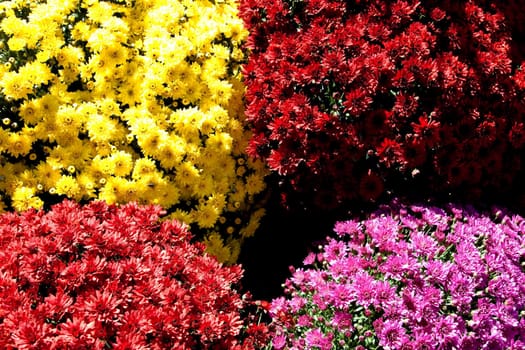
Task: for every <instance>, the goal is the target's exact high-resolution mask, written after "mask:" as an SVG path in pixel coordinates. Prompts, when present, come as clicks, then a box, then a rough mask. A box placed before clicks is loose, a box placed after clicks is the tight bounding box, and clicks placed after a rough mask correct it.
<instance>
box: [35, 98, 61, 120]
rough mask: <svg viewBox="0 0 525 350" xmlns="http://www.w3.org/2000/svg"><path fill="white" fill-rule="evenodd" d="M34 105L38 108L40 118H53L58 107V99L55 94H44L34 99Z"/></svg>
mask: <svg viewBox="0 0 525 350" xmlns="http://www.w3.org/2000/svg"><path fill="white" fill-rule="evenodd" d="M34 102H35V105H36V107H37V110H38V114H40V115H41V117H42V118H44V119H46V118H47V119H48V120H50V118H54V117H55V115H56V113H57V111H58V107H59V106H60V100H59V99H58V97H57V96H55V95H50V94H48V95H44V96H42V97H41V98H39V99H36V100H34Z"/></svg>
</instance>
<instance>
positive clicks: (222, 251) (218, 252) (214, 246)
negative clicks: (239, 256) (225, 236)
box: [204, 232, 232, 262]
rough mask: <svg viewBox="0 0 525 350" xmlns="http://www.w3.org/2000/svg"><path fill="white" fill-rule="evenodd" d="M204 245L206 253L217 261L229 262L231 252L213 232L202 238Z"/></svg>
mask: <svg viewBox="0 0 525 350" xmlns="http://www.w3.org/2000/svg"><path fill="white" fill-rule="evenodd" d="M204 244H205V245H206V252H207V253H208V254H210V255H213V256H216V257H217V259H219V261H223V262H229V261H231V258H232V256H231V255H232V254H231V251H230V249H229V248H228V247H226V246H224V241H223V240H222V238H221V236H220V235H219V234H218V233H216V232H213V233H210V234H208V235H207V236H206V237H205V238H204Z"/></svg>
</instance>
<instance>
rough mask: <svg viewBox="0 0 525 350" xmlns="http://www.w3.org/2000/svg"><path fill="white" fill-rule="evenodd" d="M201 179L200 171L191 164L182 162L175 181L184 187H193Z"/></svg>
mask: <svg viewBox="0 0 525 350" xmlns="http://www.w3.org/2000/svg"><path fill="white" fill-rule="evenodd" d="M198 178H199V170H198V169H197V168H195V167H194V166H193V164H191V163H189V162H186V161H184V162H182V163H181V165H180V166H179V167H178V168H177V172H176V174H175V180H176V181H177V182H178V183H180V184H182V185H192V184H193V183H195V182H196V181H197V179H198Z"/></svg>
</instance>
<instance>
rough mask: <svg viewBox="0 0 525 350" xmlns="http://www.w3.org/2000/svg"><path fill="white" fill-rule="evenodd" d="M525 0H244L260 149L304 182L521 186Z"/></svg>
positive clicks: (334, 186)
mask: <svg viewBox="0 0 525 350" xmlns="http://www.w3.org/2000/svg"><path fill="white" fill-rule="evenodd" d="M519 4H520V2H519V1H509V2H506V4H505V5H499V4H497V3H495V2H491V1H485V0H472V1H465V2H457V1H450V0H436V1H424V2H421V1H417V0H398V1H381V0H374V1H372V0H368V1H341V0H303V1H296V0H276V1H270V2H268V1H262V0H243V1H241V5H240V16H241V17H242V18H243V20H244V21H245V24H246V26H247V27H248V29H249V30H250V37H249V40H248V43H247V45H248V48H249V49H250V50H251V55H250V58H249V61H248V63H247V64H245V66H244V76H245V83H246V85H247V95H246V98H247V111H246V113H247V116H248V120H249V122H250V123H251V126H252V128H253V137H252V140H251V142H250V145H249V147H248V152H249V154H250V155H252V156H257V157H261V158H263V159H266V160H267V163H268V164H269V166H270V168H271V169H273V170H274V171H275V172H276V173H278V174H279V175H280V176H281V177H282V179H283V180H285V181H287V183H288V184H290V186H291V189H293V191H294V192H302V193H305V194H312V193H315V194H316V196H317V197H318V198H327V197H328V198H335V202H334V203H333V204H335V205H337V204H339V203H341V202H345V201H348V200H352V199H360V200H363V199H364V200H374V199H377V197H379V196H380V195H381V194H382V192H384V191H385V190H386V189H391V190H395V189H396V187H395V186H396V184H399V183H402V184H404V186H410V187H414V186H416V185H418V186H422V187H420V188H418V190H419V189H432V190H434V191H436V190H437V191H443V192H444V191H445V190H446V192H448V191H454V190H457V189H461V191H462V192H465V193H468V194H469V195H476V194H477V193H478V192H480V191H481V189H483V191H486V192H485V193H500V192H501V191H502V190H505V189H510V188H512V186H511V185H512V183H513V181H514V180H515V179H516V178H517V174H519V173H520V172H521V173H522V171H523V170H522V169H523V167H522V166H521V164H520V160H521V155H522V153H523V150H524V145H525V130H524V123H525V103H524V101H525V73H524V70H522V68H521V65H523V66H524V68H525V61H524V56H523V48H518V46H519V45H518V43H519V41H518V38H519V35H521V34H523V33H524V29H523V23H524V22H523V11H522V9H521V6H520V5H519Z"/></svg>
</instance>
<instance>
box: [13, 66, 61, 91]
mask: <svg viewBox="0 0 525 350" xmlns="http://www.w3.org/2000/svg"><path fill="white" fill-rule="evenodd" d="M18 74H19V75H20V77H21V78H22V79H25V80H27V84H30V85H31V86H35V85H36V86H39V85H44V84H47V83H48V82H49V81H50V80H51V79H53V77H54V74H53V73H51V69H50V68H49V66H48V65H46V64H44V63H40V62H31V63H27V64H25V65H24V66H22V67H20V69H19V71H18Z"/></svg>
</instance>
